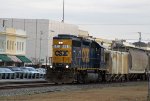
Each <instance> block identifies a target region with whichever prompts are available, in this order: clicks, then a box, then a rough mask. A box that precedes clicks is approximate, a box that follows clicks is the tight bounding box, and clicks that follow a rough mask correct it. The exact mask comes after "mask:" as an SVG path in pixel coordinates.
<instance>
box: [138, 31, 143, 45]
mask: <svg viewBox="0 0 150 101" xmlns="http://www.w3.org/2000/svg"><path fill="white" fill-rule="evenodd" d="M138 33H139V47H141V39H142V37H141V32H138Z"/></svg>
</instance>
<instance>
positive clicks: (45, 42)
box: [0, 18, 79, 64]
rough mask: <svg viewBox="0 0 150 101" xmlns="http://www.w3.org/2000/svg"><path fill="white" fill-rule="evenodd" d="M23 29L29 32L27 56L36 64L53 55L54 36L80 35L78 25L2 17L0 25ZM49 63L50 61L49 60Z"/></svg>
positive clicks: (44, 61)
mask: <svg viewBox="0 0 150 101" xmlns="http://www.w3.org/2000/svg"><path fill="white" fill-rule="evenodd" d="M3 26H4V27H6V28H15V29H22V30H24V31H26V33H27V43H26V56H27V57H28V58H29V59H30V60H31V61H32V62H33V63H35V64H37V63H39V62H41V63H42V64H44V63H46V58H47V59H48V60H49V57H51V56H52V37H53V36H56V35H57V34H73V35H78V33H79V29H78V26H76V25H72V24H66V23H61V22H57V21H51V20H47V19H16V18H0V27H3ZM47 62H48V63H49V61H47Z"/></svg>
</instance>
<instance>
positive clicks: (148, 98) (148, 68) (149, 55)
mask: <svg viewBox="0 0 150 101" xmlns="http://www.w3.org/2000/svg"><path fill="white" fill-rule="evenodd" d="M149 70H150V53H148V67H147V76H148V96H147V101H150V74H149Z"/></svg>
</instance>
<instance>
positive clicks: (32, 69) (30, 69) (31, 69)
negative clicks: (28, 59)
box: [27, 67, 36, 71]
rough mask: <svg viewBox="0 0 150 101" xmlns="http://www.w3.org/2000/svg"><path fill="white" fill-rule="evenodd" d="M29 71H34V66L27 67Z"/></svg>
mask: <svg viewBox="0 0 150 101" xmlns="http://www.w3.org/2000/svg"><path fill="white" fill-rule="evenodd" d="M27 69H28V70H29V71H36V70H35V69H34V68H32V67H31V68H27Z"/></svg>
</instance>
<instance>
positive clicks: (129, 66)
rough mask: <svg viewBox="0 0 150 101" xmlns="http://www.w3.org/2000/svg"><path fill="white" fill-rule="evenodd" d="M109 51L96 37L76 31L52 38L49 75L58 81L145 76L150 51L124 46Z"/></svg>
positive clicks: (48, 78)
mask: <svg viewBox="0 0 150 101" xmlns="http://www.w3.org/2000/svg"><path fill="white" fill-rule="evenodd" d="M116 49H117V50H115V48H114V49H113V50H109V51H106V50H105V48H103V47H102V46H101V45H100V44H99V43H97V42H96V41H94V40H90V39H85V38H82V37H77V36H73V35H58V36H57V37H54V38H53V57H52V59H51V60H52V65H51V66H50V68H47V73H46V79H47V81H50V82H55V83H71V82H79V83H86V82H90V81H96V82H104V81H128V80H138V79H140V80H144V79H146V77H147V70H148V66H149V62H148V61H149V55H148V54H149V52H148V51H145V50H143V49H140V48H126V47H121V48H120V49H121V50H118V49H119V48H118V47H117V48H116Z"/></svg>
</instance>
